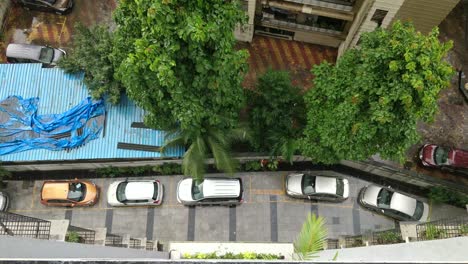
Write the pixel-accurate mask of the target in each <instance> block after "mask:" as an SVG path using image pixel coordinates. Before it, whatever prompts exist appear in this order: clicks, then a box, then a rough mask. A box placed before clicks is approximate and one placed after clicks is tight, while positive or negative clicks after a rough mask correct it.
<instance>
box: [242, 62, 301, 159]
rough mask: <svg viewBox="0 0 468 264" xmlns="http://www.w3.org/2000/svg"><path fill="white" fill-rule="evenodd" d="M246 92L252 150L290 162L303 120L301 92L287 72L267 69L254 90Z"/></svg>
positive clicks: (296, 146) (295, 148)
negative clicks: (282, 157) (281, 157)
mask: <svg viewBox="0 0 468 264" xmlns="http://www.w3.org/2000/svg"><path fill="white" fill-rule="evenodd" d="M246 93H247V97H248V98H249V99H250V100H249V107H250V108H251V110H250V113H249V126H250V128H251V130H252V140H253V145H254V148H255V150H256V151H266V152H269V153H270V155H271V156H272V157H276V156H279V155H283V156H285V159H287V160H289V161H291V158H292V155H293V154H294V152H295V151H296V150H297V148H298V145H297V144H296V139H297V138H299V137H300V135H301V134H302V129H303V127H304V125H305V119H306V116H305V105H304V100H303V96H302V94H301V89H300V88H299V87H296V86H293V85H292V84H291V78H290V76H289V73H288V72H285V71H273V70H271V69H270V70H268V71H267V72H266V73H265V74H264V75H263V76H261V77H260V78H259V80H258V85H257V87H256V88H255V90H254V91H251V90H246Z"/></svg>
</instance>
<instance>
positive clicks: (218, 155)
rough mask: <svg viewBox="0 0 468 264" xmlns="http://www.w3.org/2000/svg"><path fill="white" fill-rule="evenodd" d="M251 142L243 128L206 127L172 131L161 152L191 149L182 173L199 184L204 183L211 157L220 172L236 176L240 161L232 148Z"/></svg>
mask: <svg viewBox="0 0 468 264" xmlns="http://www.w3.org/2000/svg"><path fill="white" fill-rule="evenodd" d="M245 139H248V134H247V132H246V130H245V129H243V128H231V129H220V128H216V127H212V126H207V127H205V128H204V129H197V130H181V129H178V128H177V129H173V130H171V131H169V132H168V134H167V135H166V142H165V144H164V146H163V147H162V151H163V152H164V151H165V149H167V148H168V147H171V146H177V145H184V146H189V147H188V149H187V151H186V152H185V154H184V157H183V160H182V172H183V173H184V175H187V176H191V177H192V178H193V179H195V180H196V181H202V180H203V178H204V175H205V172H206V163H205V161H206V159H207V158H208V157H209V156H210V154H211V155H212V157H213V159H214V164H215V166H216V168H217V169H219V170H222V171H224V172H227V173H229V174H233V173H234V172H235V170H236V168H237V161H236V160H235V159H233V157H232V155H231V152H230V148H231V144H232V143H233V142H234V141H240V140H245Z"/></svg>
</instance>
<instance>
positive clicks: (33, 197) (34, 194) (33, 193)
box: [31, 182, 36, 209]
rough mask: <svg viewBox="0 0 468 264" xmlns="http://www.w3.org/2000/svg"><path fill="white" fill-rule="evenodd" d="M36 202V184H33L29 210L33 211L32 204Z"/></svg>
mask: <svg viewBox="0 0 468 264" xmlns="http://www.w3.org/2000/svg"><path fill="white" fill-rule="evenodd" d="M35 201H36V182H34V184H33V191H32V197H31V209H34V204H35Z"/></svg>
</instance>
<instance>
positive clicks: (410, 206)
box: [359, 185, 429, 222]
mask: <svg viewBox="0 0 468 264" xmlns="http://www.w3.org/2000/svg"><path fill="white" fill-rule="evenodd" d="M359 203H360V204H361V205H362V206H364V207H365V208H367V209H370V210H373V211H375V212H377V213H382V214H384V215H387V216H390V217H392V218H395V219H398V220H401V221H420V222H425V221H427V217H428V215H429V206H428V205H427V203H425V202H421V201H419V200H417V199H415V198H413V197H411V196H409V195H406V194H402V193H400V192H397V191H395V190H393V189H391V188H387V187H383V186H378V185H369V186H367V187H364V188H362V190H361V191H360V193H359Z"/></svg>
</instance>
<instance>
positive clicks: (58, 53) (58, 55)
mask: <svg viewBox="0 0 468 264" xmlns="http://www.w3.org/2000/svg"><path fill="white" fill-rule="evenodd" d="M63 56H65V52H63V51H61V50H59V49H54V59H53V60H52V63H57V61H58V60H60V59H61V58H62V57H63Z"/></svg>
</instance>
